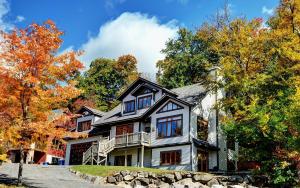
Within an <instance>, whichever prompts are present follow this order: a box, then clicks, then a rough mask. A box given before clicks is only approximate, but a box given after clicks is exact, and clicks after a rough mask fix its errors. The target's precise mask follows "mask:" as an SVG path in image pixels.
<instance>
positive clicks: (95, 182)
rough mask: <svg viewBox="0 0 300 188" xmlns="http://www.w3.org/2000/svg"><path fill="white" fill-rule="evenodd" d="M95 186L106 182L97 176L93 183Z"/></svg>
mask: <svg viewBox="0 0 300 188" xmlns="http://www.w3.org/2000/svg"><path fill="white" fill-rule="evenodd" d="M93 183H94V184H103V183H104V181H103V178H102V177H99V176H97V177H96V178H95V180H94V182H93Z"/></svg>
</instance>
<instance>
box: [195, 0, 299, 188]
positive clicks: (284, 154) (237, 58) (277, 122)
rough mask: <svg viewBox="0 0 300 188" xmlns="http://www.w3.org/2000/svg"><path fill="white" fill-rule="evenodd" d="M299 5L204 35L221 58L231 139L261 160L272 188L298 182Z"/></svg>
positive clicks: (286, 0)
mask: <svg viewBox="0 0 300 188" xmlns="http://www.w3.org/2000/svg"><path fill="white" fill-rule="evenodd" d="M299 7H300V6H299V1H293V0H282V1H281V2H280V6H279V7H278V9H277V13H276V14H275V16H274V17H272V18H271V19H270V20H269V22H268V24H269V27H268V28H265V27H264V26H263V20H262V19H254V20H251V21H248V20H246V19H235V20H233V21H231V22H229V23H228V24H223V25H222V26H221V27H218V28H215V29H214V30H213V33H212V35H210V36H213V37H214V39H213V40H207V39H210V38H209V37H207V36H206V37H203V36H204V35H203V33H207V27H205V28H201V29H200V30H199V31H198V33H199V34H202V35H199V37H201V38H203V40H206V41H210V42H211V44H210V49H211V50H212V51H214V52H215V53H217V54H218V56H219V57H220V61H219V66H220V67H221V70H220V76H221V77H222V78H223V79H222V82H220V83H218V85H219V87H220V88H222V89H224V90H225V93H226V96H225V98H224V99H223V100H222V101H221V107H222V108H223V110H224V111H226V112H227V113H228V114H229V116H227V117H224V119H223V125H224V126H223V128H224V131H225V133H226V134H227V136H229V137H234V138H235V139H236V141H237V142H238V143H239V145H240V146H241V147H243V148H244V149H247V150H248V152H247V153H250V152H251V153H252V156H251V157H252V159H254V160H257V161H259V162H261V165H262V166H261V169H260V172H261V173H264V174H266V175H268V176H269V177H270V183H272V184H273V185H274V186H275V185H277V186H282V185H287V186H291V185H292V184H293V183H295V177H296V174H297V173H296V165H297V163H298V164H299V132H300V129H299V122H300V119H299V115H297V114H296V113H295V112H299V107H300V106H299V104H298V103H299V102H298V101H299V94H298V93H299V86H300V85H299V83H300V82H299V80H300V79H299V73H300V72H299V68H300V52H299V49H300V37H299V36H300V33H299V31H300V30H299V28H300V27H299V26H300V25H299V21H300V19H299V15H300V9H299Z"/></svg>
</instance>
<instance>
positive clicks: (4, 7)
mask: <svg viewBox="0 0 300 188" xmlns="http://www.w3.org/2000/svg"><path fill="white" fill-rule="evenodd" d="M9 11H10V9H9V3H8V2H7V0H0V29H1V30H10V29H12V28H13V25H12V24H10V23H8V22H6V21H4V17H5V15H6V14H7V13H8V12H9Z"/></svg>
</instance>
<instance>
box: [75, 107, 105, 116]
mask: <svg viewBox="0 0 300 188" xmlns="http://www.w3.org/2000/svg"><path fill="white" fill-rule="evenodd" d="M82 110H87V111H89V112H90V113H92V114H94V115H97V116H100V117H102V116H104V115H105V114H106V113H105V112H102V111H100V110H97V109H95V108H91V107H88V106H82V107H81V108H80V109H79V110H78V112H77V113H80V112H81V111H82Z"/></svg>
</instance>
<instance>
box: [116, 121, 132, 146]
mask: <svg viewBox="0 0 300 188" xmlns="http://www.w3.org/2000/svg"><path fill="white" fill-rule="evenodd" d="M129 133H133V124H128V125H118V126H117V127H116V144H117V145H124V144H127V143H126V142H127V141H128V140H127V136H126V134H129ZM122 135H123V136H122Z"/></svg>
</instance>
